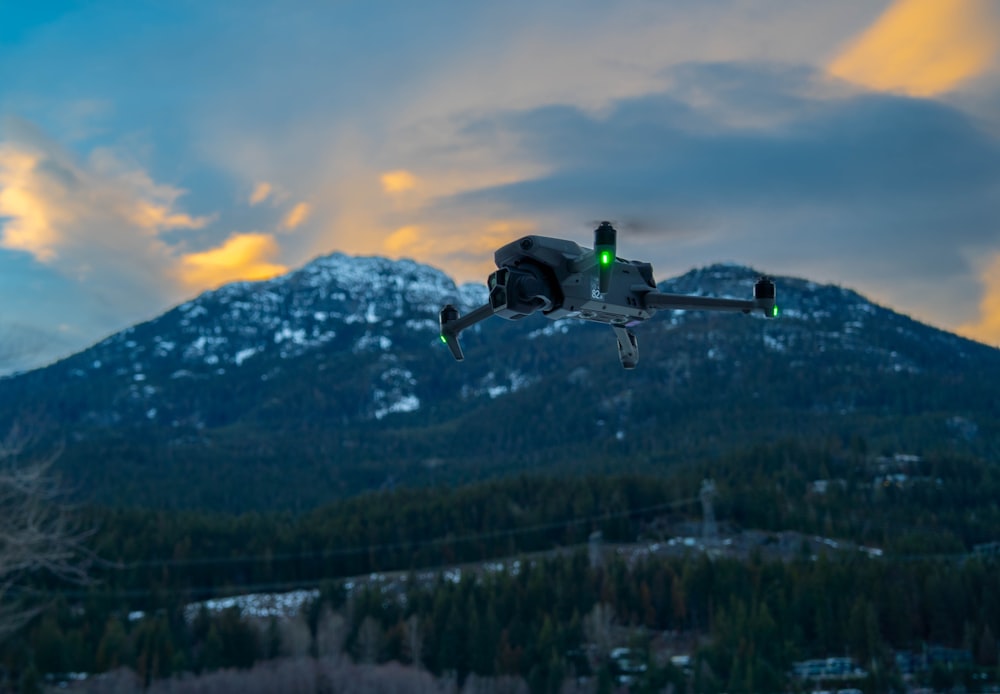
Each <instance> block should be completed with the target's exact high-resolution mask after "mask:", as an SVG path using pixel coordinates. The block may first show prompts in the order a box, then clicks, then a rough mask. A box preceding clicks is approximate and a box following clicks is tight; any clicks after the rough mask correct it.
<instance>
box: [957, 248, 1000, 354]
mask: <svg viewBox="0 0 1000 694" xmlns="http://www.w3.org/2000/svg"><path fill="white" fill-rule="evenodd" d="M981 280H982V284H983V296H982V298H981V299H980V302H979V317H978V319H977V320H975V321H970V322H969V323H965V324H963V325H961V326H959V328H958V331H957V332H958V333H959V334H961V335H964V336H966V337H969V338H972V339H973V340H979V341H980V342H985V343H986V344H989V345H994V346H996V347H1000V253H998V254H996V255H994V256H993V261H992V262H991V263H989V264H988V265H987V267H986V269H985V271H984V272H983V273H982V276H981Z"/></svg>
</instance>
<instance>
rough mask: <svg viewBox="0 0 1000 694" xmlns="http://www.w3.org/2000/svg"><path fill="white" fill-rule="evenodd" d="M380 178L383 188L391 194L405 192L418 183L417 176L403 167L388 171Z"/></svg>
mask: <svg viewBox="0 0 1000 694" xmlns="http://www.w3.org/2000/svg"><path fill="white" fill-rule="evenodd" d="M379 180H380V181H381V182H382V190H383V191H385V192H386V193H388V194H389V195H393V194H395V193H404V192H406V191H408V190H412V189H413V188H415V187H416V185H417V177H416V176H414V175H413V174H411V173H410V172H409V171H404V170H403V169H398V170H396V171H387V172H385V173H384V174H382V176H381V177H380V178H379Z"/></svg>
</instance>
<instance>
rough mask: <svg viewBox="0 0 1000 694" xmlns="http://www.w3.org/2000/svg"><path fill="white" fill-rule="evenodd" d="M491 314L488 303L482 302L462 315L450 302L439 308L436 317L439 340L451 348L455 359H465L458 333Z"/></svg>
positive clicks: (491, 310) (490, 307)
mask: <svg viewBox="0 0 1000 694" xmlns="http://www.w3.org/2000/svg"><path fill="white" fill-rule="evenodd" d="M492 315H493V307H492V306H491V305H490V304H483V305H482V306H480V307H479V308H477V309H475V310H474V311H472V312H471V313H467V314H466V315H464V316H460V315H459V313H458V309H457V308H455V307H454V306H453V305H451V304H448V305H447V306H445V307H444V308H442V309H441V314H440V315H439V317H438V322H439V324H440V326H441V341H442V342H443V343H445V344H446V345H448V349H450V350H451V355H452V356H453V357H455V360H456V361H462V360H463V359H465V355H464V354H463V353H462V345H461V344H459V342H458V334H459V333H460V332H462V331H463V330H465V329H466V328H468V327H470V326H472V325H475V324H476V323H478V322H479V321H483V320H486V319H487V318H489V317H490V316H492Z"/></svg>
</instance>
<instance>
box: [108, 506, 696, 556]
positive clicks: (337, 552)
mask: <svg viewBox="0 0 1000 694" xmlns="http://www.w3.org/2000/svg"><path fill="white" fill-rule="evenodd" d="M698 502H699V498H698V497H694V498H690V499H680V500H677V501H669V502H665V503H662V504H654V505H651V506H643V507H640V508H633V509H626V510H624V511H616V512H613V513H611V512H606V513H603V514H598V515H592V516H584V517H582V518H569V519H566V520H562V521H550V522H548V523H537V524H535V525H528V526H523V527H520V528H506V529H502V530H490V531H484V532H480V533H472V534H468V535H460V536H458V537H436V538H428V539H423V540H405V541H397V542H383V543H379V544H374V545H358V546H355V547H338V548H335V549H326V550H315V551H311V552H288V553H283V554H270V555H267V554H259V555H256V556H237V557H232V556H214V557H192V558H188V559H176V558H171V559H144V560H141V561H134V562H128V563H122V562H113V561H111V562H108V564H107V565H108V567H109V568H112V569H115V570H118V571H130V570H135V569H142V568H149V567H163V566H213V565H225V564H252V563H257V562H269V563H273V562H284V561H294V560H297V559H331V558H335V557H345V556H352V555H360V554H367V553H370V552H382V551H394V550H404V549H409V550H414V549H421V548H424V547H432V546H437V545H447V544H460V543H466V542H474V541H477V540H492V539H496V538H500V537H516V536H519V535H528V534H530V533H535V532H542V531H545V530H556V529H559V528H569V527H572V526H576V525H584V524H586V523H595V522H600V521H609V520H617V519H620V518H629V517H632V516H637V515H641V514H644V513H650V512H654V511H666V510H669V509H673V508H678V507H680V506H688V505H690V504H694V503H698Z"/></svg>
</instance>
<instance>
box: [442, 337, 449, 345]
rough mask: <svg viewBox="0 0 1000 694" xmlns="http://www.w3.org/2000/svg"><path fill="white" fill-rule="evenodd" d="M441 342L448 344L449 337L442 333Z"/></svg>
mask: <svg viewBox="0 0 1000 694" xmlns="http://www.w3.org/2000/svg"><path fill="white" fill-rule="evenodd" d="M441 342H443V343H444V344H448V338H447V337H445V336H444V335H441Z"/></svg>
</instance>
